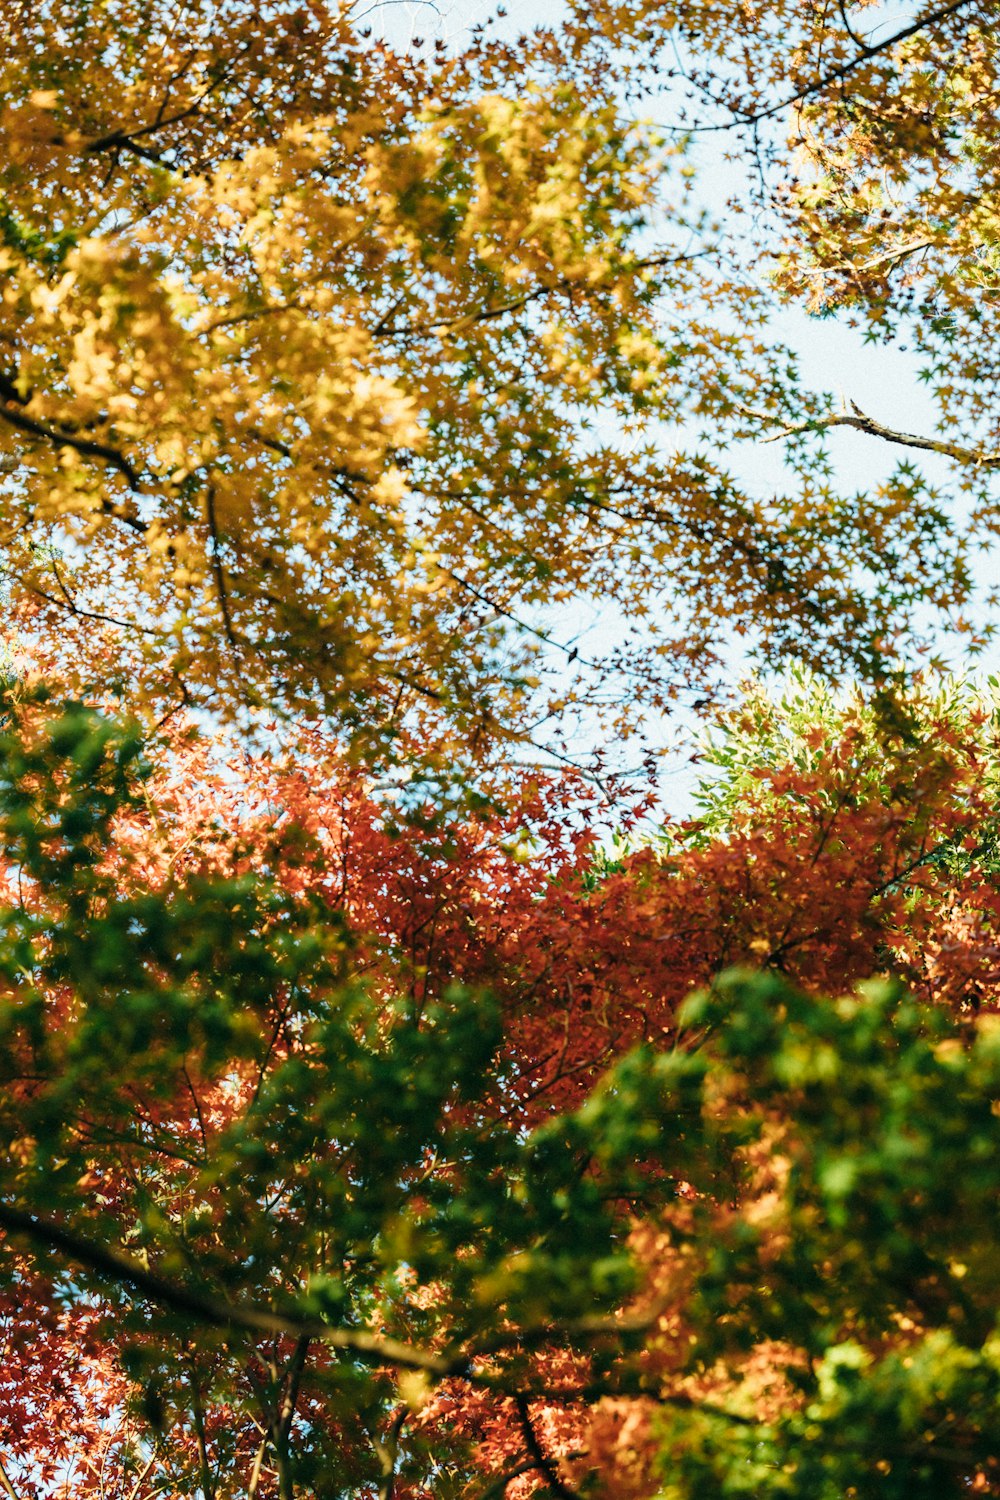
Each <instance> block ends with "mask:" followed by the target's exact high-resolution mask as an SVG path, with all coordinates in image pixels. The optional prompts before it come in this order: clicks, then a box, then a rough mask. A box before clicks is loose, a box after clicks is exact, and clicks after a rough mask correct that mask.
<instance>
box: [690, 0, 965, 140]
mask: <svg viewBox="0 0 1000 1500" xmlns="http://www.w3.org/2000/svg"><path fill="white" fill-rule="evenodd" d="M970 3H971V0H950V3H949V4H947V5H939V6H938V7H937V9H936V10H932V11H928V13H927V15H925V16H918V17H917V19H916V20H915V21H912V22H911V23H910V24H909V25H908V26H903V27H901V28H900V30H899V31H894V32H893V34H892V35H891V36H888V37H886V38H885V40H884V41H882V42H877V43H876V44H875V45H874V46H872V45H864V46H863V50H862V51H860V52H859V53H858V55H857V56H856V57H851V58H848V60H847V61H846V62H842V63H838V64H837V66H836V67H835V68H830V69H829V71H828V72H826V73H823V74H821V75H820V76H819V77H818V78H814V79H813V80H812V82H811V83H807V84H803V86H802V88H800V89H797V90H796V92H795V93H794V94H789V95H788V96H787V98H785V99H782V100H781V101H780V103H778V104H769V105H767V106H765V107H764V108H763V109H758V110H756V111H755V112H754V113H752V114H742V113H741V112H740V111H739V110H733V113H734V114H735V115H736V116H737V118H736V119H734V120H727V121H725V122H724V123H722V124H718V125H696V126H695V127H694V132H696V133H698V134H699V135H708V134H710V133H712V132H714V131H719V130H738V129H740V128H741V127H744V126H751V125H757V124H759V123H760V121H761V120H769V119H771V118H772V117H773V116H774V115H780V114H781V112H782V111H783V110H786V109H789V108H790V107H791V106H792V105H793V104H801V103H802V102H803V100H805V99H809V98H811V97H812V96H813V95H814V94H821V93H822V92H823V90H824V89H828V88H829V87H830V85H831V84H832V83H839V82H840V81H841V80H842V79H844V78H849V77H850V75H851V74H852V73H853V72H854V71H855V69H856V68H859V67H860V66H861V64H862V63H866V62H869V61H870V60H871V58H873V57H878V56H879V54H880V53H883V52H888V51H889V50H890V49H891V48H892V47H895V46H896V44H897V43H898V42H905V41H906V40H907V38H909V37H911V36H915V35H916V34H917V32H918V31H923V30H924V29H925V28H926V27H928V26H936V25H937V24H938V22H939V21H946V20H947V19H948V17H949V16H952V15H954V14H955V13H956V12H957V11H960V10H963V9H964V8H965V6H966V5H969V4H970ZM694 132H692V133H694Z"/></svg>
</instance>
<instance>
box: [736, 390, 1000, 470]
mask: <svg viewBox="0 0 1000 1500" xmlns="http://www.w3.org/2000/svg"><path fill="white" fill-rule="evenodd" d="M738 410H739V411H740V412H741V413H742V414H743V415H744V416H745V417H753V418H754V419H755V420H756V421H758V422H763V423H765V424H766V425H768V426H771V427H773V426H774V425H775V423H777V422H780V421H781V418H780V417H778V416H776V415H775V414H774V412H768V411H756V410H755V409H754V408H753V407H749V406H740V407H739V408H738ZM833 427H853V428H854V430H855V431H856V432H864V433H866V434H867V435H868V436H869V437H877V438H881V439H882V441H883V442H885V443H898V444H899V446H900V447H902V448H920V449H922V450H923V451H924V452H927V453H940V454H943V455H944V457H945V458H952V459H954V460H955V461H956V462H957V463H964V464H971V465H972V466H973V467H974V468H977V469H989V468H994V467H995V466H996V465H997V464H1000V449H996V448H993V449H984V448H968V447H966V446H965V445H964V444H962V443H949V442H946V441H945V440H944V439H943V438H929V437H921V436H920V435H919V434H918V433H915V432H901V431H899V430H898V429H897V428H895V427H886V426H885V425H884V424H883V423H882V422H877V421H876V420H875V418H874V417H869V416H868V415H867V413H866V412H863V411H862V410H861V408H860V406H858V404H857V402H855V401H845V403H844V407H843V410H841V411H839V412H830V413H829V414H828V415H826V416H823V417H809V418H807V419H806V420H805V421H803V422H790V423H788V424H786V425H785V426H783V427H780V428H779V429H778V431H777V432H773V433H772V434H771V436H770V437H767V438H764V439H763V441H764V442H765V443H777V442H779V441H780V440H781V439H782V438H788V437H797V436H798V435H799V434H800V433H803V432H827V431H829V429H830V428H833Z"/></svg>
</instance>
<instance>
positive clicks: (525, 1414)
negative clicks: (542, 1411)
mask: <svg viewBox="0 0 1000 1500" xmlns="http://www.w3.org/2000/svg"><path fill="white" fill-rule="evenodd" d="M514 1405H515V1406H516V1407H517V1415H518V1417H519V1418H520V1422H521V1431H522V1432H523V1433H524V1442H525V1446H526V1447H527V1449H528V1452H529V1453H530V1454H531V1456H532V1458H533V1459H534V1461H535V1467H536V1468H537V1469H538V1470H539V1471H540V1472H541V1473H542V1475H543V1476H544V1478H545V1483H546V1484H547V1485H548V1487H549V1489H550V1490H551V1491H552V1493H553V1495H555V1496H557V1500H580V1496H579V1495H578V1494H577V1492H576V1490H574V1489H571V1488H570V1486H569V1485H568V1484H564V1483H563V1481H562V1480H561V1479H560V1478H559V1471H558V1470H557V1468H556V1466H555V1463H554V1462H553V1461H552V1459H551V1458H549V1456H548V1454H547V1453H546V1452H545V1449H544V1448H543V1447H542V1445H541V1442H540V1441H539V1437H538V1433H537V1432H536V1431H535V1424H534V1422H533V1421H532V1420H531V1403H530V1401H529V1400H528V1397H527V1396H525V1395H522V1394H521V1393H520V1392H519V1393H518V1394H517V1395H516V1396H515V1397H514Z"/></svg>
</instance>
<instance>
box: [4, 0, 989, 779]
mask: <svg viewBox="0 0 1000 1500" xmlns="http://www.w3.org/2000/svg"><path fill="white" fill-rule="evenodd" d="M792 9H793V10H794V7H793V8H792ZM702 10H704V17H702ZM805 12H806V13H807V15H811V14H812V8H811V7H809V6H806V7H805ZM611 14H612V10H609V11H608V17H609V18H610V16H611ZM719 15H721V16H722V17H723V19H724V20H725V22H726V24H727V25H728V18H729V7H728V6H726V7H722V8H720V11H719ZM6 16H7V23H8V27H9V40H8V45H7V47H6V48H5V61H4V65H3V67H4V72H3V80H2V82H3V95H4V98H5V101H6V104H5V112H4V117H3V130H4V163H5V165H4V167H3V173H2V178H0V190H2V193H3V213H2V234H3V250H2V255H3V262H2V274H3V278H4V280H3V287H4V291H3V296H4V305H5V308H6V318H7V324H6V327H7V332H6V334H5V347H6V350H7V352H6V356H5V364H4V368H3V370H2V372H0V374H2V381H3V384H2V387H0V397H2V403H0V427H2V440H3V445H4V452H5V455H6V457H7V465H8V472H9V474H10V476H11V477H10V480H9V483H8V498H7V514H8V521H7V525H6V530H5V532H4V535H3V539H2V546H3V556H4V568H5V571H6V574H7V576H8V577H9V578H10V579H11V581H12V587H13V589H14V593H15V596H16V598H17V600H19V601H20V602H21V604H22V607H23V608H25V609H29V606H30V611H31V617H32V618H33V620H34V631H35V633H36V634H38V633H40V634H41V635H42V637H43V638H47V639H49V640H52V639H60V640H62V641H63V642H64V643H65V644H66V646H67V650H66V653H65V656H66V667H67V669H68V667H70V666H71V667H72V669H73V670H75V671H76V673H77V675H78V677H80V678H81V680H82V681H83V682H85V683H88V684H89V685H90V686H93V685H94V683H95V682H96V681H98V680H99V675H98V674H100V673H101V672H103V671H104V670H105V667H106V654H105V652H104V648H103V642H102V643H101V644H99V645H96V646H95V641H97V642H101V635H103V634H106V633H107V632H108V631H110V632H111V635H112V639H114V642H115V649H116V651H117V652H118V653H119V656H120V659H121V662H122V676H123V680H125V679H127V680H129V681H130V682H131V683H132V688H133V691H134V692H138V694H139V695H140V696H142V697H144V698H145V699H147V700H148V701H149V702H150V703H151V704H152V705H153V707H154V709H155V712H156V714H157V715H159V714H161V713H163V712H166V711H168V710H169V709H170V708H171V707H172V706H173V707H176V705H177V704H178V703H179V702H180V701H190V702H194V703H199V704H208V705H210V706H211V707H212V708H213V709H214V710H215V711H217V712H228V713H233V712H238V711H239V710H240V709H241V708H242V709H243V710H245V709H246V708H247V706H251V707H252V706H253V705H259V706H262V707H263V709H264V710H265V712H267V713H270V712H273V711H274V710H275V709H278V710H281V709H285V710H288V709H292V710H299V711H300V710H302V709H304V708H313V709H315V708H320V709H322V710H323V711H325V712H332V713H334V714H336V715H337V716H338V718H339V720H340V722H341V724H342V725H343V726H344V728H345V731H349V732H350V733H352V734H353V735H354V736H355V737H358V736H361V737H362V738H363V739H364V740H365V741H366V743H367V744H368V746H369V749H368V751H367V752H366V753H368V754H374V753H375V750H374V745H378V746H381V747H383V753H384V745H385V741H386V740H387V739H388V740H389V742H390V743H391V741H392V738H393V736H394V734H395V732H396V730H397V729H398V728H399V725H400V723H401V722H403V721H405V722H406V723H407V724H411V723H412V722H413V721H414V719H415V717H416V718H417V719H420V720H421V721H422V725H423V733H424V735H425V737H432V738H433V737H436V740H437V741H438V742H440V743H441V744H442V754H452V755H453V754H454V753H456V748H459V749H460V748H461V747H463V746H471V748H472V754H473V757H474V758H479V759H480V760H481V759H482V756H483V748H482V747H483V745H484V743H485V742H486V741H487V740H489V739H490V738H493V739H495V738H496V737H497V736H499V737H500V738H501V739H503V738H509V737H510V736H511V735H514V736H518V735H520V736H524V735H526V734H528V733H529V732H530V725H531V724H532V723H534V722H537V719H538V717H539V716H540V715H541V716H543V717H544V715H545V713H546V712H548V713H553V712H557V711H558V710H560V709H565V708H566V706H567V704H569V705H570V706H571V707H572V705H573V704H575V703H578V702H580V701H581V699H582V698H585V697H587V696H588V695H589V696H593V695H595V694H596V695H597V697H598V698H605V699H606V697H607V695H608V691H609V683H608V681H607V671H608V669H609V667H611V668H613V669H614V671H613V673H612V677H611V683H612V685H614V686H615V692H614V695H613V696H614V699H615V701H616V702H617V703H619V704H621V703H622V699H623V692H622V686H621V683H622V678H621V676H620V674H621V673H625V678H624V681H625V684H626V688H627V691H626V692H625V694H624V697H625V699H627V702H625V704H624V708H625V711H626V716H627V717H629V718H631V719H632V721H633V722H634V720H635V717H636V714H637V713H638V712H639V711H640V707H641V705H642V704H643V703H646V704H647V705H649V704H652V705H653V706H654V707H655V706H658V705H659V706H662V705H663V704H664V703H665V702H668V701H670V699H671V698H672V697H674V696H676V695H677V694H678V693H684V692H687V691H688V690H690V694H691V695H692V696H697V694H698V693H701V694H702V695H704V693H705V692H706V691H709V690H711V688H712V684H713V682H714V681H715V680H716V678H717V675H718V659H717V652H718V648H719V646H720V644H721V640H720V637H721V635H722V634H723V632H721V631H720V628H719V622H720V620H724V621H727V622H729V621H733V622H735V625H736V628H737V629H738V630H739V631H740V632H741V633H744V634H747V635H748V636H749V637H750V638H751V639H752V640H754V641H756V643H757V644H758V645H759V647H760V649H761V650H762V651H763V653H764V654H765V656H766V657H769V658H775V657H781V656H782V655H783V654H785V653H787V652H788V651H789V650H790V651H792V652H795V653H797V654H798V655H799V656H801V657H803V658H804V659H807V660H809V661H810V662H812V663H813V664H814V665H825V666H826V667H828V668H829V669H830V670H833V671H842V670H845V669H849V670H860V671H862V672H863V673H864V674H865V675H866V676H868V677H869V678H874V679H876V680H883V681H884V680H886V678H887V676H888V677H890V678H891V675H892V671H891V667H890V664H889V659H888V656H887V651H888V650H889V645H890V643H891V642H893V641H898V639H899V636H900V632H901V630H903V628H904V627H905V624H906V620H907V616H908V613H909V610H910V607H911V606H912V604H913V603H914V601H915V600H917V599H926V600H929V601H936V602H937V603H940V604H944V605H948V604H954V603H956V602H959V601H961V600H962V599H963V598H964V597H965V596H966V594H967V592H968V578H967V575H966V569H965V565H964V563H963V561H962V559H961V556H960V555H959V554H956V552H955V550H954V548H953V547H952V545H951V543H950V541H949V539H948V536H947V520H946V518H945V516H944V515H943V514H942V513H941V511H940V508H939V507H938V506H937V505H936V504H935V503H933V497H931V498H930V500H927V501H925V500H924V499H923V498H922V497H921V496H920V495H919V489H918V487H917V486H915V485H914V484H913V483H911V482H908V481H907V482H905V483H903V482H902V481H901V482H899V483H895V484H894V485H892V486H890V487H889V488H888V489H886V490H885V491H884V493H883V496H882V498H881V500H880V501H879V502H878V503H877V504H875V505H872V504H871V503H870V502H869V501H867V500H864V499H863V498H862V497H849V496H844V497H840V498H837V497H834V496H833V495H831V494H824V492H823V491H822V488H821V487H818V486H817V483H816V481H815V479H814V478H811V477H809V476H805V477H804V478H802V479H800V480H795V479H792V481H791V488H790V491H789V493H788V494H787V495H774V496H771V497H769V498H768V499H767V500H766V501H763V500H761V499H759V498H756V497H755V496H754V494H753V492H752V490H750V489H748V488H747V487H746V486H745V485H742V484H741V483H740V481H739V478H738V475H737V474H736V473H735V472H732V471H730V469H729V468H728V467H727V461H726V456H725V448H726V446H727V444H728V443H729V442H730V439H731V436H732V435H733V434H734V433H738V431H739V429H740V424H741V423H742V425H743V426H744V427H745V418H743V417H741V416H740V412H741V411H742V407H743V406H744V405H746V404H747V403H750V404H753V403H754V402H755V401H756V402H757V404H760V402H761V401H767V402H768V403H777V404H778V406H779V407H780V406H781V405H782V403H784V402H785V401H786V399H788V398H787V397H786V396H785V395H783V394H782V393H783V392H785V391H786V387H787V382H788V378H789V364H790V361H791V358H792V357H791V355H790V353H789V351H787V350H784V349H782V348H781V347H780V346H778V345H777V344H772V343H771V342H769V340H768V337H767V333H766V328H765V327H764V326H763V323H764V320H765V319H766V316H767V301H768V299H767V297H766V296H765V295H764V294H762V293H761V292H760V290H759V288H757V289H755V280H754V277H753V276H752V275H751V276H748V275H747V273H746V270H745V268H743V269H741V268H740V266H739V264H738V262H736V261H734V260H733V257H732V255H731V254H730V252H729V250H728V249H727V248H726V247H725V245H724V244H723V243H722V234H721V231H719V230H716V229H715V228H713V226H712V224H711V222H710V221H709V220H707V219H706V218H705V216H704V214H703V213H702V211H701V210H700V209H699V207H698V203H697V197H696V195H695V194H694V193H693V191H692V187H691V177H690V173H691V171H692V168H691V167H690V165H689V161H688V158H687V156H686V155H685V152H684V150H683V149H682V147H681V146H680V145H678V146H676V147H675V146H673V145H669V144H663V143H662V142H660V143H657V142H656V141H655V140H654V139H653V138H652V137H651V136H650V133H649V132H648V131H646V130H644V129H643V128H642V127H640V126H638V125H637V124H635V123H634V122H632V121H631V120H630V119H629V117H628V114H627V111H626V109H625V108H624V105H623V102H622V99H621V96H620V89H619V80H618V75H617V71H616V69H615V68H613V67H609V63H608V59H607V57H606V56H605V55H604V53H605V49H604V48H603V46H602V44H601V36H600V32H599V30H598V29H596V28H595V26H594V25H593V23H590V24H589V25H588V28H587V29H586V33H585V34H582V33H581V30H580V27H579V25H578V24H574V23H573V22H572V19H570V22H569V23H568V24H567V26H566V27H564V28H559V27H555V28H551V29H543V30H540V31H538V32H536V33H534V34H532V35H531V36H524V37H519V38H515V39H513V40H511V41H502V40H494V39H492V38H491V35H490V32H489V30H488V29H487V30H485V31H481V32H479V33H477V34H475V35H474V36H473V37H472V38H471V39H470V42H469V45H468V47H466V48H465V49H464V50H459V51H458V52H456V53H453V52H449V51H448V49H446V48H444V47H439V48H437V49H435V50H434V55H433V56H432V57H428V58H426V59H424V60H421V59H420V56H419V54H418V53H416V52H414V51H411V52H409V53H408V54H406V55H405V56H401V55H397V54H396V53H395V52H393V51H392V50H391V49H390V48H388V47H387V46H385V45H375V44H374V43H371V42H366V41H365V40H364V37H363V34H362V33H359V32H358V31H357V29H356V27H355V26H354V25H353V23H352V21H351V19H350V14H349V12H346V11H342V10H341V9H339V8H337V7H333V6H328V5H326V4H325V3H316V0H314V3H311V4H310V5H301V4H292V3H288V0H282V3H280V4H278V5H275V6H269V7H267V8H265V9H263V10H261V9H260V8H255V7H252V6H247V5H246V4H244V3H243V0H228V3H226V4H224V5H222V6H219V5H212V6H207V5H204V4H202V3H201V0H191V3H188V0H185V3H184V4H183V5H182V6H181V7H180V9H179V10H178V9H177V7H176V6H175V5H174V4H172V3H171V4H167V3H161V0H88V3H83V4H79V5H75V6H74V7H73V9H72V11H71V12H70V11H67V10H66V8H65V6H62V5H59V4H48V3H45V4H41V5H19V4H13V3H12V4H10V5H9V6H8V7H7V11H6ZM691 16H692V18H693V24H695V25H696V26H698V27H701V25H702V19H704V25H705V28H706V29H707V28H709V27H715V26H717V24H718V21H717V19H716V20H713V19H712V17H713V8H712V7H711V6H708V7H703V8H702V9H698V8H697V7H695V8H692V11H691ZM604 17H605V12H604V11H603V10H602V9H600V8H598V10H597V11H596V12H595V17H594V20H595V21H596V22H597V23H598V25H600V24H606V25H607V28H608V30H609V32H610V31H611V30H612V22H611V20H610V19H607V20H606V21H605V19H604ZM620 21H621V18H620V17H618V16H617V13H616V12H615V13H614V33H615V35H617V34H618V27H619V22H620ZM657 24H658V23H657ZM650 26H653V27H654V29H655V25H654V23H652V22H651V23H650ZM621 32H622V35H623V36H624V37H626V38H627V36H628V34H629V26H627V25H625V24H624V23H622V25H621ZM661 224H662V225H665V226H666V227H665V229H663V230H662V231H657V232H655V233H654V225H661ZM734 416H735V417H736V418H737V422H736V426H735V427H734V424H733V418H734ZM664 419H666V420H667V421H669V422H670V423H671V424H673V425H677V424H678V423H680V424H681V425H682V429H683V428H684V427H685V426H686V428H687V430H688V432H689V433H690V437H689V439H687V440H685V441H684V442H682V445H681V447H680V449H679V450H678V451H676V452H674V451H673V449H672V448H667V447H666V446H665V445H664V444H663V443H662V441H658V431H659V429H658V426H657V424H662V422H663V420H664ZM609 423H611V424H613V427H614V431H613V433H612V435H610V436H608V435H606V434H607V433H608V429H609ZM585 598H592V599H593V598H600V599H602V600H604V601H608V600H612V601H616V602H617V603H618V604H619V605H620V606H621V608H622V609H623V610H625V611H627V612H628V613H629V614H630V616H631V617H632V619H633V620H638V621H641V622H642V626H643V628H642V634H641V636H640V638H639V639H638V640H636V641H635V642H634V643H633V644H629V643H628V641H627V640H626V642H625V643H624V644H623V645H622V646H621V647H616V648H615V650H614V651H613V652H612V656H611V660H610V662H606V663H605V667H604V670H603V671H601V670H600V668H599V667H598V665H597V664H590V663H587V662H585V661H584V660H582V659H581V653H579V652H577V654H576V655H575V656H574V654H573V651H572V649H571V647H570V646H566V647H565V649H564V651H563V652H562V653H561V656H562V660H560V666H561V667H564V666H566V665H567V663H566V661H565V658H569V665H570V666H574V665H575V667H576V669H577V672H578V673H579V672H581V671H582V672H583V679H581V680H580V681H577V682H575V683H574V681H573V678H572V673H571V675H570V680H569V683H567V680H566V677H565V675H564V676H563V678H562V680H561V682H560V683H559V684H558V685H556V686H553V687H552V688H551V689H550V691H549V692H547V693H544V694H543V696H542V699H541V702H540V703H539V700H538V697H537V694H535V693H534V692H533V691H532V684H533V682H534V680H535V678H536V676H537V674H538V671H539V668H540V667H541V669H543V670H544V668H545V667H546V665H547V658H546V655H545V653H546V652H547V651H550V650H551V651H554V652H555V654H556V656H557V657H560V652H559V648H558V645H550V643H549V637H550V636H551V629H550V625H549V623H548V621H547V619H546V615H545V610H547V609H551V607H552V606H553V605H558V604H560V603H561V602H564V601H566V600H581V599H585ZM95 617H96V618H95ZM95 624H97V625H101V624H103V626H104V627H105V631H104V632H101V633H99V634H98V633H95V629H94V627H95ZM539 658H540V660H539ZM591 666H594V667H597V669H598V677H597V680H596V682H595V681H594V679H593V676H592V674H591V673H590V667H591ZM615 674H619V675H617V676H616V675H615ZM587 680H589V681H590V687H589V689H588V688H587V686H586V682H587ZM137 701H138V700H137ZM449 741H450V748H449Z"/></svg>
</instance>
